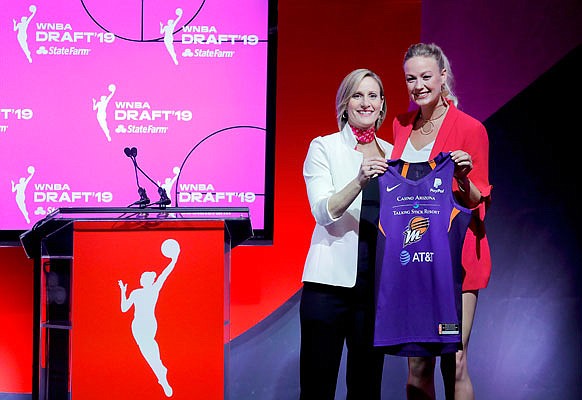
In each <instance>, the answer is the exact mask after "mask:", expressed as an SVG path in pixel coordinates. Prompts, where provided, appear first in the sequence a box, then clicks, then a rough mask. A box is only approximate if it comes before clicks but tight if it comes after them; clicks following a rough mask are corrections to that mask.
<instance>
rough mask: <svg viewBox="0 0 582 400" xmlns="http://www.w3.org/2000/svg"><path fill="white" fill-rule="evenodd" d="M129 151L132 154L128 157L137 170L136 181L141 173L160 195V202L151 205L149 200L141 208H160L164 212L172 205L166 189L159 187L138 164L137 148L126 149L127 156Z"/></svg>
mask: <svg viewBox="0 0 582 400" xmlns="http://www.w3.org/2000/svg"><path fill="white" fill-rule="evenodd" d="M128 150H129V153H130V155H128V157H130V158H131V159H132V161H133V163H134V166H135V169H136V171H135V176H136V179H137V171H139V172H141V173H142V174H143V176H145V177H146V178H147V179H148V180H149V181H150V182H151V183H153V184H154V185H155V186H156V187H157V188H158V194H159V195H160V200H158V201H156V202H155V203H151V204H150V202H149V199H147V203H145V204H143V205H141V204H140V208H145V207H152V206H159V208H160V209H162V210H163V209H165V208H166V206H168V205H169V204H171V203H172V200H170V198H169V197H168V193H167V192H166V189H164V188H163V187H161V186H160V185H158V184H157V182H156V181H154V180H153V179H152V178H150V177H149V175H148V174H146V173H145V171H144V170H143V169H141V168H140V166H139V165H138V164H137V159H136V157H137V148H135V147H132V148H131V149H128V148H126V149H125V150H124V151H125V154H126V155H127V153H128ZM138 187H139V183H138ZM140 189H142V188H140ZM143 192H144V194H145V189H143ZM140 196H141V194H140ZM146 198H147V196H146ZM140 201H141V199H140V200H138V201H137V202H136V203H138V204H139V202H140ZM134 204H135V203H134Z"/></svg>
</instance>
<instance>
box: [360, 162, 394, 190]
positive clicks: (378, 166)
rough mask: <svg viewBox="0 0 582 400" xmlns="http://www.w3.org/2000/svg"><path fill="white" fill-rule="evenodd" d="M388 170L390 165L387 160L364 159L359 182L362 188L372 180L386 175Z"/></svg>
mask: <svg viewBox="0 0 582 400" xmlns="http://www.w3.org/2000/svg"><path fill="white" fill-rule="evenodd" d="M387 169H388V163H387V162H386V159H385V158H382V157H379V156H373V157H369V158H364V161H362V165H360V171H359V173H358V182H360V186H361V187H364V186H366V185H367V184H368V182H369V181H370V179H372V178H375V177H376V176H378V175H381V174H383V173H385V172H386V170H387Z"/></svg>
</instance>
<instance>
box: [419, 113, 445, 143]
mask: <svg viewBox="0 0 582 400" xmlns="http://www.w3.org/2000/svg"><path fill="white" fill-rule="evenodd" d="M446 112H447V107H445V111H443V112H442V114H441V115H439V116H438V117H436V118H429V119H424V117H423V116H422V111H421V112H419V113H418V119H419V120H422V121H424V123H423V124H422V125H421V126H420V128H418V132H420V134H421V135H425V136H428V135H430V134H431V133H433V131H434V122H432V121H436V120H437V119H439V118H441V117H442V116H443V115H445V113H446ZM425 126H428V128H427V129H426V130H425V128H424V127H425Z"/></svg>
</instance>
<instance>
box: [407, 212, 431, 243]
mask: <svg viewBox="0 0 582 400" xmlns="http://www.w3.org/2000/svg"><path fill="white" fill-rule="evenodd" d="M428 226H429V219H428V218H426V217H414V218H412V219H411V220H410V222H408V225H407V226H406V229H405V230H404V232H402V234H403V235H404V243H403V247H404V246H408V245H409V244H412V243H416V242H419V241H420V239H422V235H424V234H425V233H426V231H428Z"/></svg>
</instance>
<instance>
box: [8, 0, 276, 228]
mask: <svg viewBox="0 0 582 400" xmlns="http://www.w3.org/2000/svg"><path fill="white" fill-rule="evenodd" d="M269 46H271V49H269ZM273 46H275V43H274V40H272V39H271V42H269V0H220V1H219V0H196V1H187V2H186V1H163V2H160V1H141V2H139V1H138V2H136V1H128V0H32V1H30V2H8V3H7V4H6V5H4V6H3V7H2V8H1V9H0V54H1V57H0V160H1V161H0V163H1V165H2V167H1V168H0V194H1V196H2V199H3V200H4V204H3V207H2V208H0V231H24V230H28V229H30V228H32V227H33V226H34V224H35V223H36V222H37V221H39V220H40V219H42V218H44V217H45V216H46V215H47V214H48V213H50V212H52V211H54V210H55V209H58V208H62V207H125V206H129V205H133V206H136V205H139V200H140V199H141V195H142V194H144V193H143V191H140V190H139V188H140V187H141V188H143V189H145V192H146V195H147V197H148V198H149V199H150V202H151V203H156V202H158V201H159V200H160V195H159V192H158V190H159V188H163V189H165V191H166V193H167V195H168V197H169V199H170V200H171V205H172V206H177V207H206V206H209V207H248V208H249V210H250V215H251V222H252V227H253V230H254V232H255V235H258V236H261V234H264V232H265V230H270V226H271V225H272V221H271V219H272V216H270V214H271V213H270V211H269V210H272V204H271V203H272V182H270V181H269V179H272V172H270V171H268V166H269V165H272V163H271V162H269V161H268V160H267V157H269V156H270V153H272V152H271V151H270V150H269V149H270V146H271V144H270V143H274V141H273V137H272V136H273V135H274V131H273V129H272V128H273V127H274V123H272V122H269V121H270V120H272V121H274V116H270V115H267V114H268V110H267V108H268V93H269V91H270V89H269V85H270V83H269V78H268V71H269V63H270V62H272V63H274V61H273V57H272V56H270V54H274V53H273ZM273 93H274V91H273ZM272 109H273V110H274V107H273V108H272ZM128 151H129V153H130V154H133V155H134V157H131V156H130V155H128ZM132 151H133V153H131V152H132ZM134 162H135V163H137V168H136V166H135V165H134ZM140 170H141V171H142V172H143V173H142V172H141V171H140ZM144 173H145V174H144Z"/></svg>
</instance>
